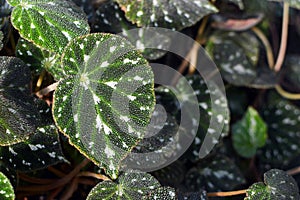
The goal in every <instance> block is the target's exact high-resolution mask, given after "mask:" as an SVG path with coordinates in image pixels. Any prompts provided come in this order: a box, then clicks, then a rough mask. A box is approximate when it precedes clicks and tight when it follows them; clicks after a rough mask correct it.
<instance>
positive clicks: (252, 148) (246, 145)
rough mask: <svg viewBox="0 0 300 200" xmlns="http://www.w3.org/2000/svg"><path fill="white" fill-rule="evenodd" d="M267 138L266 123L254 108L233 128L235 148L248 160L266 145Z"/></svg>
mask: <svg viewBox="0 0 300 200" xmlns="http://www.w3.org/2000/svg"><path fill="white" fill-rule="evenodd" d="M267 136H268V135H267V125H266V123H265V122H264V121H263V119H262V118H261V117H260V116H259V114H258V113H257V111H256V110H255V109H254V108H252V107H249V108H248V110H247V112H246V114H245V115H244V117H243V119H241V120H240V121H238V122H236V123H235V124H234V125H233V127H232V140H233V147H234V148H235V150H236V152H237V153H238V154H239V155H241V156H243V157H246V158H251V157H252V156H254V155H255V153H256V150H257V148H260V147H263V146H264V145H265V143H266V140H267Z"/></svg>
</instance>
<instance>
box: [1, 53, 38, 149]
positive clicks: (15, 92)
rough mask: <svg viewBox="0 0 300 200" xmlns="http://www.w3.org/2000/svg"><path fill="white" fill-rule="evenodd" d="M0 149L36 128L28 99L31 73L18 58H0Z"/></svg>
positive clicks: (30, 98) (35, 114) (35, 111)
mask: <svg viewBox="0 0 300 200" xmlns="http://www.w3.org/2000/svg"><path fill="white" fill-rule="evenodd" d="M0 63H1V64H0V74H1V76H0V145H10V144H15V143H18V142H21V141H23V140H26V139H27V137H28V135H30V134H32V133H34V131H35V130H36V127H37V126H38V120H37V119H38V116H39V113H38V111H37V109H36V108H35V107H34V103H33V97H31V96H30V89H29V83H30V78H31V77H30V76H31V75H30V70H29V68H28V67H27V66H26V65H25V64H24V63H23V62H22V61H21V60H20V59H18V58H13V57H0Z"/></svg>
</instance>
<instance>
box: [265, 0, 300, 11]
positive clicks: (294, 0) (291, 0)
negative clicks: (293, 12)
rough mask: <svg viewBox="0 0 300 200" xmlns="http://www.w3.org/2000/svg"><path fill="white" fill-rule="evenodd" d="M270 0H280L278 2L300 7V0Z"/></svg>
mask: <svg viewBox="0 0 300 200" xmlns="http://www.w3.org/2000/svg"><path fill="white" fill-rule="evenodd" d="M268 1H278V2H287V3H289V6H290V7H293V8H296V9H300V2H299V1H298V0H268Z"/></svg>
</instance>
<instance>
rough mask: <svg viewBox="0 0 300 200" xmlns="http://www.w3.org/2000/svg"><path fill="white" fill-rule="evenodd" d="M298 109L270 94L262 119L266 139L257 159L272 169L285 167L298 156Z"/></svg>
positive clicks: (299, 146) (299, 124)
mask: <svg viewBox="0 0 300 200" xmlns="http://www.w3.org/2000/svg"><path fill="white" fill-rule="evenodd" d="M299 115H300V109H299V108H298V107H296V106H295V105H293V104H291V103H290V102H288V101H287V100H285V99H283V98H281V97H279V96H278V95H277V94H274V93H271V94H269V96H268V97H267V100H266V106H265V107H264V108H263V110H262V117H263V119H264V120H265V122H266V123H267V125H268V139H267V142H266V145H265V147H264V148H262V149H260V150H259V151H258V152H259V157H260V160H261V161H263V163H266V164H269V165H271V166H273V167H282V166H283V165H287V164H288V163H289V162H290V161H291V160H292V159H294V158H295V157H296V156H298V155H299V154H300V117H299Z"/></svg>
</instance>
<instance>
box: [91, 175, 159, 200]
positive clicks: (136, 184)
mask: <svg viewBox="0 0 300 200" xmlns="http://www.w3.org/2000/svg"><path fill="white" fill-rule="evenodd" d="M159 187H160V184H159V182H158V181H157V180H156V179H155V178H153V176H151V175H150V174H147V173H138V172H137V173H124V174H122V175H120V177H119V178H118V179H117V180H116V182H112V181H104V182H101V183H99V184H98V185H96V186H95V187H94V188H93V189H92V190H91V192H90V193H89V195H88V197H87V200H99V199H106V200H116V199H118V200H137V199H142V197H143V196H146V195H149V194H150V193H151V192H152V191H154V189H156V188H159Z"/></svg>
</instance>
